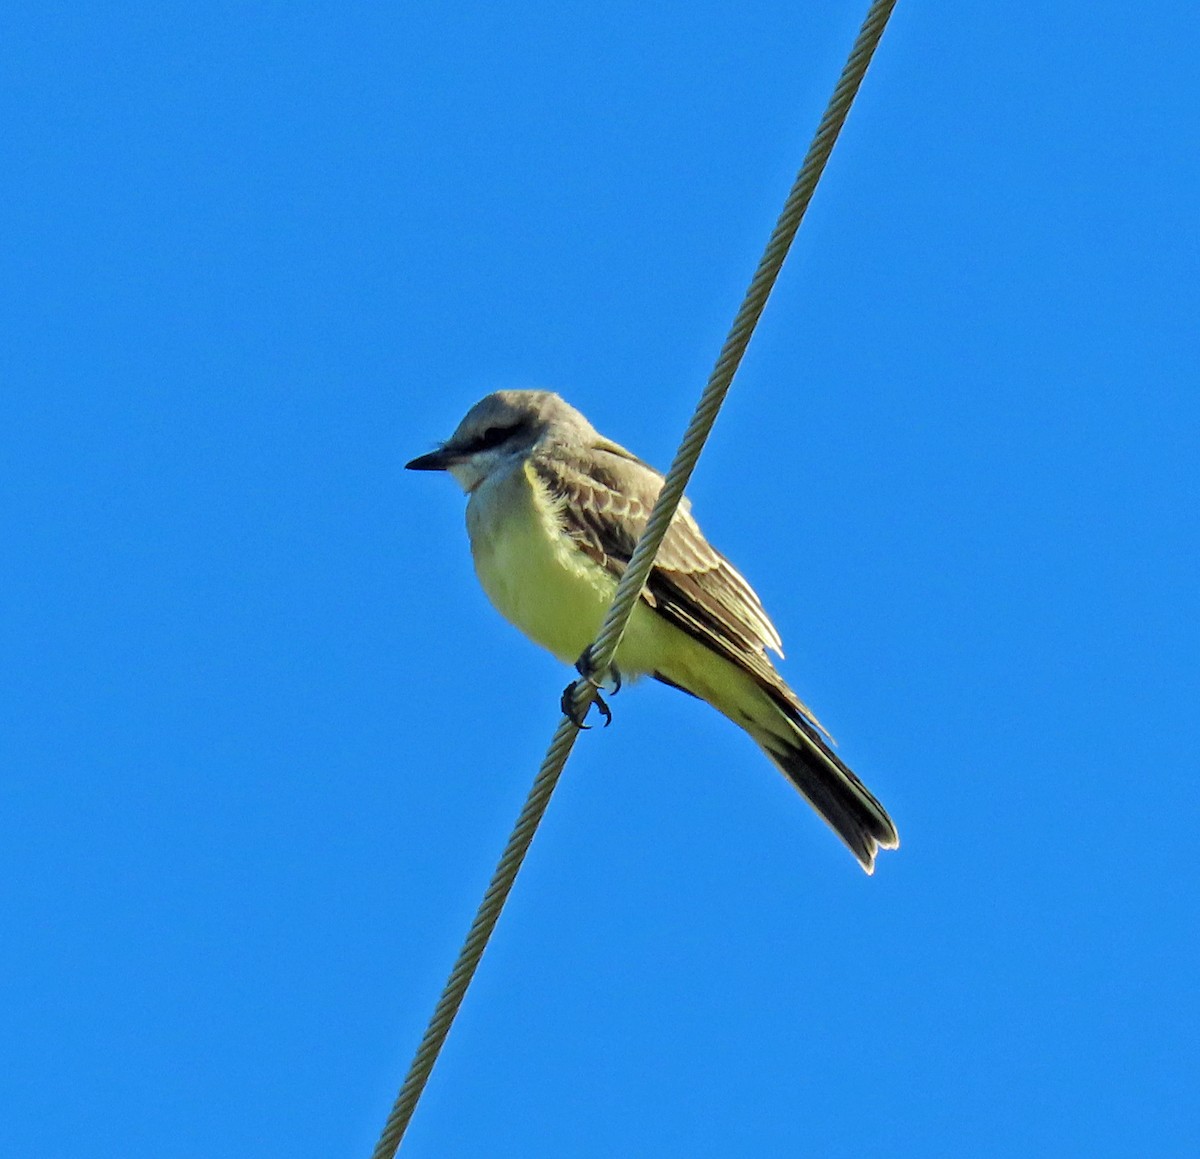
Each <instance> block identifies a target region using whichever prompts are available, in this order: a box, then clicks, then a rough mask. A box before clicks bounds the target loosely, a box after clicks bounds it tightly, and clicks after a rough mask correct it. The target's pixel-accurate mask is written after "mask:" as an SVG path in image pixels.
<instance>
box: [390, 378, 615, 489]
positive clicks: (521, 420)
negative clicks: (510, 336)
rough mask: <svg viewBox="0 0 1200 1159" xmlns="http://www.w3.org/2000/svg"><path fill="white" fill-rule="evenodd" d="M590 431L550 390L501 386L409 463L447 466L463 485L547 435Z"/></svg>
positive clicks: (416, 467) (471, 485)
mask: <svg viewBox="0 0 1200 1159" xmlns="http://www.w3.org/2000/svg"><path fill="white" fill-rule="evenodd" d="M579 432H591V433H592V434H594V433H595V432H594V431H592V428H591V424H589V423H588V421H587V419H585V418H584V417H583V415H581V414H580V413H579V412H578V411H577V410H575V408H574V407H572V406H570V405H568V404H567V403H565V402H563V400H562V399H561V398H559V397H558V395H556V394H553V393H551V392H550V391H546V390H500V391H497V392H496V393H495V394H489V395H488V396H487V397H486V398H482V399H480V400H479V402H477V403H476V404H475V405H474V406H473V407H471V409H470V410H469V411H467V413H466V415H465V416H464V417H463V420H462V422H460V423H459V424H458V427H457V428H456V429H455V431H454V434H452V435H451V436H450V437H449V438H448V439H447V440H446V441H445V442H444V443H443V444H442V445H441V446H440V447H438V449H437V450H436V451H431V452H430V453H429V454H428V455H421V456H420V457H419V458H416V459H413V460H412V462H410V463H406V464H405V467H406V468H407V469H408V470H410V471H448V472H449V473H450V474H451V475H453V476H454V478H455V480H457V482H458V484H459V485H460V486H461V487H462V489H463V490H464V491H467V492H470V491H474V490H475V488H476V487H478V486H479V484H480V483H482V482H483V481H484V480H485V479H486V478H487V477H488V476H489V475H491V474H492V473H493V472H495V471H498V470H500V469H501V468H503V467H506V466H508V465H509V464H510V463H511V462H513V461H514V460H518V459H524V458H525V457H526V456H527V455H528V454H529V453H530V452H531V451H532V450H533V448H534V447H535V446H536V445H537V444H538V443H539V442H542V441H545V440H553V439H555V438H558V437H562V436H563V435H565V434H567V433H579Z"/></svg>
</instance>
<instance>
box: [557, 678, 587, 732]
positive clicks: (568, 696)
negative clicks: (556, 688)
mask: <svg viewBox="0 0 1200 1159" xmlns="http://www.w3.org/2000/svg"><path fill="white" fill-rule="evenodd" d="M578 684H579V681H578V680H572V681H571V683H570V684H568V685H567V686H566V688H564V689H563V694H562V700H560V701H559V702H558V704H559V707H560V708H561V709H562V714H563V716H565V717H566V718H567V719H568V720H569V721H570V722H571V723H572V724H573V725H574V726H575V727H576V728H591V727H592V726H591V725H590V724H585V723H584V720H583V717H582V716H578V715H577V714H576V712H575V688H576V686H577V685H578ZM584 715H586V713H585V714H584Z"/></svg>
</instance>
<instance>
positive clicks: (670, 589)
mask: <svg viewBox="0 0 1200 1159" xmlns="http://www.w3.org/2000/svg"><path fill="white" fill-rule="evenodd" d="M533 466H534V468H535V470H536V471H537V473H538V475H539V477H540V478H541V480H542V482H543V484H544V485H545V486H546V488H547V490H548V491H549V492H550V494H551V495H552V496H556V497H558V498H560V499H561V500H562V501H563V502H562V503H561V505H560V516H559V517H560V519H561V520H562V522H563V526H564V528H565V529H566V530H567V532H568V533H569V534H570V535H571V536H572V537H573V538H574V539H575V540H576V542H577V543H578V544H579V547H580V550H582V551H584V552H586V553H587V555H588V556H590V557H591V558H592V559H594V560H595V561H596V562H597V563H599V564H600V565H601V566H602V567H605V568H607V569H608V570H609V571H611V572H612V573H613V574H614V575H615V576H620V575H621V574H622V573H623V572H624V570H625V566H626V564H628V562H629V559H630V557H631V556H632V554H633V549H634V547H635V546H636V544H637V539H638V536H640V535H641V533H642V531H643V529H644V528H645V526H646V522H647V520H648V519H649V518H650V512H651V510H652V509H653V507H654V502H655V500H656V499H657V498H658V493H659V491H660V490H661V488H662V484H663V477H662V475H660V474H659V473H658V472H657V471H656V470H654V468H653V467H650V466H648V465H647V464H646V463H643V462H642V461H641V460H640V459H638V458H636V457H635V456H633V455H632V454H630V453H629V452H628V451H626V450H625V449H624V448H623V447H619V446H617V444H615V443H609V442H607V441H604V442H603V443H601V444H599V445H597V446H595V447H593V448H590V453H589V455H588V456H587V458H586V459H585V458H583V457H582V456H578V455H569V454H567V453H564V450H563V449H561V448H559V449H556V454H555V455H554V456H553V457H550V456H535V457H534V459H533ZM642 599H643V600H645V601H646V603H648V604H649V605H650V606H651V607H653V608H654V609H655V611H657V612H658V613H659V615H661V616H663V617H665V618H666V619H668V620H670V621H671V622H672V623H674V624H675V625H676V626H678V627H679V628H681V629H682V630H683V631H685V632H687V633H688V634H689V635H690V636H693V637H694V638H695V639H697V640H699V641H700V642H701V643H703V644H704V645H705V646H706V647H709V648H711V649H712V650H713V651H714V652H717V653H718V654H720V655H722V656H724V657H725V658H726V659H728V660H730V661H732V662H733V663H734V664H736V665H738V667H740V668H742V669H743V670H745V671H746V672H748V673H749V674H750V675H751V676H753V677H754V679H755V680H756V681H757V682H758V683H759V684H760V685H761V686H762V687H763V688H764V689H765V690H766V691H768V692H770V693H771V694H772V696H773V697H775V698H777V699H779V700H780V701H782V702H783V703H784V704H785V705H787V706H788V707H790V708H791V709H793V710H794V711H796V712H799V713H802V714H803V716H804V717H805V718H806V719H807V720H809V721H811V722H812V723H813V724H815V725H816V727H817V728H821V725H820V723H819V722H818V721H817V720H816V718H815V717H814V716H813V714H812V713H811V712H810V711H809V710H808V708H807V707H806V706H805V705H804V704H803V703H802V702H801V701H800V700H799V699H798V698H797V697H796V695H795V693H793V692H792V690H791V689H790V688H788V686H787V684H786V683H784V681H783V679H782V678H781V677H780V675H779V673H778V672H776V670H775V667H774V665H773V664H772V663H771V661H770V658H769V657H768V656H767V649H768V648H769V649H772V650H774V651H775V652H778V653H780V654H782V649H781V642H780V639H779V633H778V632H777V631H776V630H775V625H774V624H772V623H771V620H770V618H769V617H768V616H767V613H766V611H765V610H764V609H763V606H762V603H761V601H760V600H759V598H758V596H757V595H756V594H755V592H754V589H753V588H752V587H751V586H750V585H749V583H747V582H746V580H745V579H744V578H743V577H742V575H741V574H740V573H739V572H738V570H737V569H736V568H735V567H734V566H733V564H731V563H730V562H729V561H728V560H727V559H726V558H725V557H724V556H723V555H722V554H721V553H720V552H719V551H717V549H716V548H714V547H713V546H712V545H711V544H710V543H709V542H708V540H706V539H705V538H704V535H703V533H702V532H701V530H700V528H699V527H698V526H697V524H696V521H695V519H693V518H692V514H691V510H690V504H689V503H688V502H687V500H686V499H685V500H684V502H683V503H682V504H681V505H680V508H679V510H678V511H677V512H676V514H675V518H674V519H673V520H672V522H671V527H670V529H669V530H668V531H667V534H666V537H665V538H664V540H663V543H662V547H661V548H660V549H659V552H658V556H657V558H656V560H655V564H654V568H653V570H652V571H651V573H650V578H649V579H648V580H647V582H646V587H645V588H644V589H643V591H642ZM822 731H824V730H823V729H822Z"/></svg>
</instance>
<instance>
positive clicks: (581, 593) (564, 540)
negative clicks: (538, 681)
mask: <svg viewBox="0 0 1200 1159" xmlns="http://www.w3.org/2000/svg"><path fill="white" fill-rule="evenodd" d="M467 530H468V532H469V534H470V537H471V555H472V557H473V558H474V560H475V572H476V574H477V575H478V576H479V582H480V583H481V584H482V585H483V590H484V591H485V592H486V593H487V595H488V598H489V599H490V600H491V601H492V603H493V604H494V605H495V607H496V610H497V611H498V612H499V613H500V614H501V615H502V616H504V618H505V619H506V620H508V621H509V622H510V623H512V624H514V625H515V626H516V627H518V628H520V629H521V631H522V632H524V633H525V635H527V636H528V637H529V638H530V639H531V640H533V641H534V642H535V643H537V644H540V645H541V646H542V647H543V648H545V649H546V650H547V651H549V652H551V653H553V654H554V655H555V656H557V657H558V658H559V659H560V660H563V661H565V662H567V663H569V664H571V663H574V662H575V660H577V659H578V657H579V654H580V653H581V652H582V651H583V650H584V648H586V647H587V645H588V644H590V643H591V641H592V639H593V637H594V636H595V634H596V632H597V631H598V630H599V627H600V620H601V617H602V616H603V615H604V612H605V610H606V609H607V607H608V604H609V602H610V600H611V599H612V594H613V590H614V588H615V586H616V584H615V581H614V580H613V578H612V577H611V576H610V575H609V574H608V572H606V571H605V570H604V569H603V568H601V567H600V566H599V565H598V564H596V563H595V562H593V561H592V560H591V559H589V558H588V557H587V556H586V555H584V554H583V552H581V551H580V550H579V549H578V546H577V545H576V544H575V543H574V542H573V541H572V540H571V538H570V537H569V536H568V535H566V534H565V533H564V532H563V530H562V529H561V527H560V525H559V522H558V519H557V513H556V507H555V504H554V502H553V501H552V500H551V498H550V496H549V495H548V494H547V493H546V491H545V489H544V488H543V487H542V485H541V483H540V482H539V481H538V479H537V476H536V475H535V474H534V472H533V470H532V469H531V468H530V467H529V465H528V464H527V463H521V464H518V465H517V466H516V467H514V468H513V469H512V470H511V471H509V472H506V473H505V474H504V475H503V476H501V477H499V478H497V479H489V480H488V481H486V482H485V483H483V484H482V485H481V486H480V487H479V488H478V489H477V490H476V491H475V492H474V493H473V494H472V495H471V500H470V502H469V503H468V504H467Z"/></svg>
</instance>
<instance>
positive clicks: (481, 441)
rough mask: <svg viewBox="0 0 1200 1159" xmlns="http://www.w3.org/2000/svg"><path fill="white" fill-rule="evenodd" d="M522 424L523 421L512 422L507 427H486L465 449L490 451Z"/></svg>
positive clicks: (513, 433) (473, 451)
mask: <svg viewBox="0 0 1200 1159" xmlns="http://www.w3.org/2000/svg"><path fill="white" fill-rule="evenodd" d="M524 426H525V424H524V423H513V424H512V425H511V426H507V427H503V426H501V427H488V428H487V429H486V430H485V431H484V432H483V433H482V434H480V435H477V436H476V437H475V438H474V439H472V440H471V444H470V446H469V447H467V448H466V449H467V450H468V451H469V452H471V453H472V454H473V453H475V452H476V451H490V450H491V449H492V448H493V447H498V446H499V445H500V444H501V443H503V442H504V441H505V440H507V439H509V438H510V437H511V436H513V435H515V434H516V433H517V432H518V431H520V430H522V429H523V428H524Z"/></svg>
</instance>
